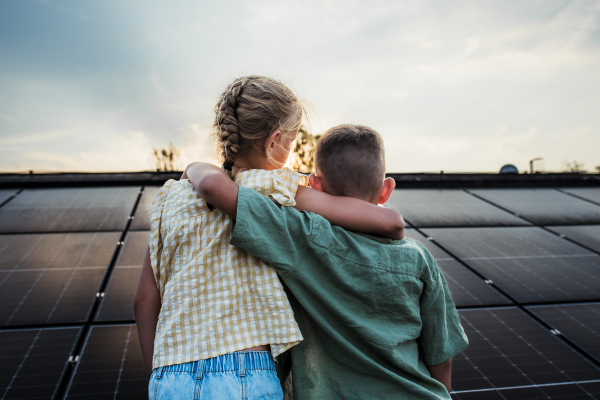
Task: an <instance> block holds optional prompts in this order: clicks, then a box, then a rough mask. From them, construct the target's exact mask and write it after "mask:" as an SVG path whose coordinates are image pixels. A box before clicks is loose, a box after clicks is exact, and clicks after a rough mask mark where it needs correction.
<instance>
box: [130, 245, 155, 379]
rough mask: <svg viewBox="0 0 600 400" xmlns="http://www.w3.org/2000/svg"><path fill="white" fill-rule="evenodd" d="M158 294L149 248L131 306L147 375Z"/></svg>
mask: <svg viewBox="0 0 600 400" xmlns="http://www.w3.org/2000/svg"><path fill="white" fill-rule="evenodd" d="M160 306H161V301H160V292H159V291H158V287H156V281H155V280H154V274H153V272H152V265H151V263H150V248H149V247H148V249H147V250H146V256H145V257H144V263H143V265H142V273H141V274H140V280H139V282H138V287H137V292H136V294H135V300H134V304H133V310H134V314H135V323H136V325H137V330H138V337H139V339H140V347H141V348H142V357H143V358H144V364H145V365H146V370H147V371H148V374H149V375H151V374H152V355H153V353H154V336H155V335H156V324H157V323H158V314H159V313H160Z"/></svg>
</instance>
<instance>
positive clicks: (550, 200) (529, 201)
mask: <svg viewBox="0 0 600 400" xmlns="http://www.w3.org/2000/svg"><path fill="white" fill-rule="evenodd" d="M471 192H472V193H474V194H476V195H478V196H481V197H483V198H484V199H487V200H489V201H491V202H493V203H494V204H497V205H499V206H501V207H504V208H506V209H508V210H510V211H512V212H514V213H516V214H519V215H522V216H523V217H525V218H527V219H529V220H531V221H534V222H535V223H537V224H540V225H568V224H593V223H600V206H597V205H594V204H591V203H588V202H586V201H584V200H579V199H577V198H575V197H572V196H569V195H567V194H564V193H561V192H559V191H558V190H554V189H478V190H471Z"/></svg>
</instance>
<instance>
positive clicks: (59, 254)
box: [0, 232, 119, 325]
mask: <svg viewBox="0 0 600 400" xmlns="http://www.w3.org/2000/svg"><path fill="white" fill-rule="evenodd" d="M118 239H119V233H116V232H102V233H74V234H43V235H38V234H32V235H29V234H27V235H0V304H2V307H0V324H1V325H30V324H52V323H75V322H83V321H85V319H86V317H87V316H88V313H89V311H90V307H91V306H92V304H93V302H94V299H95V298H96V293H97V291H98V288H99V285H100V282H101V280H102V277H103V276H104V273H105V271H106V268H107V267H108V264H109V262H110V260H111V257H112V255H113V253H114V250H115V247H116V245H117V240H118Z"/></svg>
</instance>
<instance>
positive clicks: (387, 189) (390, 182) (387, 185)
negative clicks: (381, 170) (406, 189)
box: [379, 178, 396, 204]
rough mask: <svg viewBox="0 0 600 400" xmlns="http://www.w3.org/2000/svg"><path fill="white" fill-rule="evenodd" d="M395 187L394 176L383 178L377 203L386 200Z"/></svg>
mask: <svg viewBox="0 0 600 400" xmlns="http://www.w3.org/2000/svg"><path fill="white" fill-rule="evenodd" d="M395 187H396V181H395V180H394V178H385V179H384V180H383V189H381V195H380V196H379V204H383V203H385V202H386V201H388V199H389V198H390V196H391V195H392V192H393V191H394V188H395Z"/></svg>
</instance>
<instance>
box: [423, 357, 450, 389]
mask: <svg viewBox="0 0 600 400" xmlns="http://www.w3.org/2000/svg"><path fill="white" fill-rule="evenodd" d="M427 369H428V370H429V373H430V374H431V377H432V378H433V379H435V380H436V381H438V382H440V383H441V384H442V385H444V386H446V390H448V393H450V382H451V374H452V359H449V360H447V361H445V362H443V363H441V364H438V365H427Z"/></svg>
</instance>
